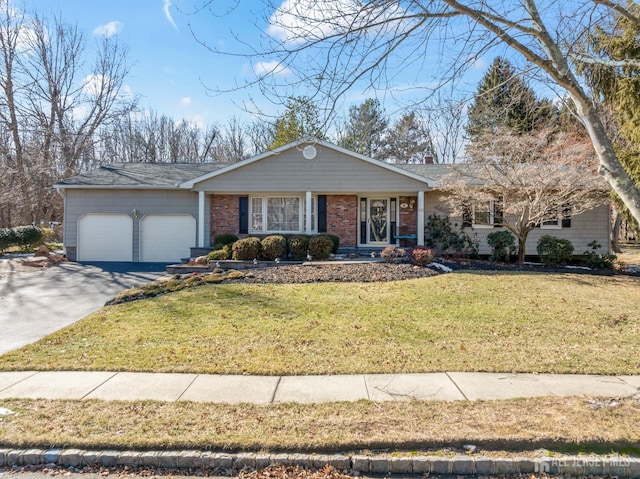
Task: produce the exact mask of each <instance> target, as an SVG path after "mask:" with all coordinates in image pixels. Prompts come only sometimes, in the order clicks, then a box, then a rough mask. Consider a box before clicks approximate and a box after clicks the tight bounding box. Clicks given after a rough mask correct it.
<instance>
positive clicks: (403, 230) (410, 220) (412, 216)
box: [398, 196, 418, 236]
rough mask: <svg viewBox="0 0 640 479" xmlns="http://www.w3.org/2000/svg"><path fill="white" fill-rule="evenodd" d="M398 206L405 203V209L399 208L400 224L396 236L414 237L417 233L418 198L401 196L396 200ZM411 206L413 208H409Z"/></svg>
mask: <svg viewBox="0 0 640 479" xmlns="http://www.w3.org/2000/svg"><path fill="white" fill-rule="evenodd" d="M398 203H399V204H400V205H402V204H404V203H406V204H407V205H409V206H408V207H407V208H403V207H402V206H400V224H399V225H398V235H401V236H406V235H415V234H417V231H418V198H417V197H416V196H401V197H400V198H398ZM411 205H413V208H411Z"/></svg>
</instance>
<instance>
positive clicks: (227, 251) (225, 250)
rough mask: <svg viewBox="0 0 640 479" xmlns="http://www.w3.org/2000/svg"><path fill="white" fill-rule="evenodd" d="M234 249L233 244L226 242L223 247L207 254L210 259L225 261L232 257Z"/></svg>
mask: <svg viewBox="0 0 640 479" xmlns="http://www.w3.org/2000/svg"><path fill="white" fill-rule="evenodd" d="M231 256H232V251H231V245H229V244H226V245H224V246H223V247H222V248H220V249H217V250H215V251H212V252H211V253H209V254H208V255H207V259H208V260H209V261H224V260H228V259H231Z"/></svg>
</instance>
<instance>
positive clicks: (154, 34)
mask: <svg viewBox="0 0 640 479" xmlns="http://www.w3.org/2000/svg"><path fill="white" fill-rule="evenodd" d="M27 3H28V5H27V8H32V9H35V10H37V11H38V12H40V13H42V14H44V15H49V14H54V15H58V14H59V15H60V16H61V17H62V18H63V19H64V20H65V21H66V22H70V23H76V24H77V25H78V27H79V28H80V30H81V31H83V32H84V33H85V35H86V36H87V39H88V40H89V41H93V40H94V39H95V38H97V37H99V36H100V35H109V34H117V35H118V37H119V38H120V39H121V40H122V41H123V42H124V43H126V44H127V45H128V47H129V56H128V58H129V61H130V62H131V73H130V75H129V77H128V80H127V85H128V87H129V88H130V89H131V91H132V92H133V93H134V94H136V95H140V97H141V106H142V107H143V108H145V109H154V110H156V111H158V112H159V113H161V114H168V115H171V116H172V117H174V118H175V119H176V120H178V119H182V118H184V119H187V120H190V121H194V122H197V123H198V124H201V125H206V124H207V123H217V124H222V125H224V124H225V123H226V122H227V121H228V120H229V119H230V118H231V117H233V116H236V117H238V118H240V119H241V120H244V121H251V120H252V119H253V117H252V116H251V115H250V114H249V113H247V112H245V111H243V109H242V105H243V104H250V103H251V101H255V102H256V104H257V107H258V109H260V110H261V111H263V112H266V113H271V114H274V113H277V112H278V111H279V108H278V107H277V106H275V105H273V104H271V103H270V102H269V101H268V100H266V99H264V98H262V97H261V95H260V92H259V91H258V90H257V89H256V88H254V89H239V90H237V91H234V92H230V93H225V94H215V93H213V92H211V91H209V92H207V88H206V86H209V87H211V88H220V89H229V88H232V87H233V85H234V84H236V82H238V81H240V82H242V81H243V79H248V78H251V77H252V71H253V69H254V68H255V67H256V65H250V64H249V63H248V61H247V60H246V58H243V57H241V56H238V57H233V56H224V55H216V54H214V53H212V52H210V51H208V50H207V49H206V48H205V47H204V46H202V45H200V44H199V43H198V42H197V41H196V39H195V38H194V36H193V34H192V32H191V28H193V30H195V31H196V32H198V35H199V36H200V37H201V38H202V39H203V40H205V41H206V42H207V43H208V44H209V45H211V46H212V47H215V48H220V49H223V50H226V51H232V52H236V51H237V52H240V51H243V50H244V51H246V48H247V47H246V46H245V47H243V46H242V45H241V44H239V43H238V42H237V40H236V39H234V34H238V35H240V36H241V37H242V39H243V40H244V41H247V42H249V43H250V44H252V43H254V44H257V42H258V41H259V37H260V35H261V34H262V33H264V32H265V31H267V30H268V27H269V25H268V23H267V22H266V21H265V20H264V19H265V18H268V17H269V15H270V14H271V13H272V12H266V11H264V8H265V7H264V5H263V3H262V2H261V1H260V0H240V1H239V2H238V3H237V6H236V8H235V9H234V10H233V11H232V12H231V14H228V15H224V13H225V9H226V8H227V7H228V6H229V5H230V4H233V3H234V2H233V0H214V2H213V3H212V5H214V7H215V8H220V11H219V12H214V14H211V12H207V11H205V12H200V13H198V14H189V13H190V12H192V11H193V5H194V4H200V3H202V1H201V0H28V2H27ZM270 60H271V59H269V58H264V62H267V64H268V62H269V61H270ZM490 61H491V59H488V60H487V62H486V64H485V63H484V62H481V63H480V64H478V65H477V68H475V70H476V74H477V78H478V79H479V77H480V76H481V75H482V74H483V73H484V71H485V69H486V66H487V65H488V64H489V63H490ZM405 73H406V75H408V76H407V77H404V78H398V81H399V82H400V84H402V82H403V81H407V82H416V81H417V80H416V73H415V72H413V75H414V76H413V77H411V74H412V72H411V71H408V72H405ZM285 78H286V77H285ZM475 81H477V79H476V80H475ZM300 94H304V92H301V93H300ZM373 95H374V94H373V93H372V92H363V91H358V90H357V89H355V90H353V91H351V92H350V93H349V95H348V96H347V98H346V99H345V104H346V106H348V105H349V104H354V103H361V102H362V101H364V99H366V98H368V97H372V96H373ZM381 100H382V101H383V103H384V101H385V98H384V97H382V98H381ZM384 105H385V107H386V109H387V112H388V113H392V112H393V110H394V105H393V104H391V103H384Z"/></svg>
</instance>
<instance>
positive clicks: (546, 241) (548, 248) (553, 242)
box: [536, 235, 573, 266]
mask: <svg viewBox="0 0 640 479" xmlns="http://www.w3.org/2000/svg"><path fill="white" fill-rule="evenodd" d="M536 249H537V251H538V256H540V260H541V261H542V262H543V263H544V264H545V265H546V266H561V265H563V264H567V262H569V261H570V260H571V257H572V256H573V244H571V241H569V240H568V239H561V238H556V237H555V236H550V235H544V236H541V237H540V239H539V240H538V245H537V247H536Z"/></svg>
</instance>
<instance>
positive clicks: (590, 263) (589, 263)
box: [582, 240, 618, 269]
mask: <svg viewBox="0 0 640 479" xmlns="http://www.w3.org/2000/svg"><path fill="white" fill-rule="evenodd" d="M588 246H589V247H591V251H585V252H584V253H582V264H584V265H585V266H586V267H587V268H591V269H613V268H614V266H615V263H616V259H618V257H617V256H616V255H615V254H598V250H599V249H600V248H602V246H601V245H600V243H598V242H597V241H595V240H594V241H592V242H591V243H589V245H588Z"/></svg>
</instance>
